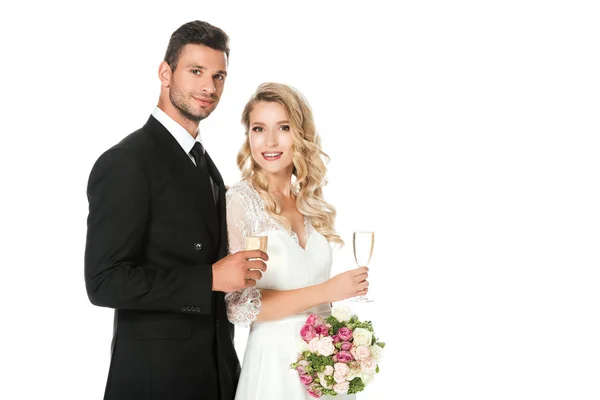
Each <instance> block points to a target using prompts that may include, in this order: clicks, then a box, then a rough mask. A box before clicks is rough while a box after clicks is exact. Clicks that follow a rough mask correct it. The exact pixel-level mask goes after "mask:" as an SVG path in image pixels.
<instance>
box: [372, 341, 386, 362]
mask: <svg viewBox="0 0 600 400" xmlns="http://www.w3.org/2000/svg"><path fill="white" fill-rule="evenodd" d="M382 357H383V349H382V348H381V347H379V346H377V345H376V344H374V345H373V346H371V358H373V360H375V361H377V362H380V361H381V358H382Z"/></svg>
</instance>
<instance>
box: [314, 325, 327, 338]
mask: <svg viewBox="0 0 600 400" xmlns="http://www.w3.org/2000/svg"><path fill="white" fill-rule="evenodd" d="M315 331H316V332H317V335H323V336H328V335H329V328H328V327H327V326H325V325H318V326H316V327H315Z"/></svg>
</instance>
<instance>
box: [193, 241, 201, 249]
mask: <svg viewBox="0 0 600 400" xmlns="http://www.w3.org/2000/svg"><path fill="white" fill-rule="evenodd" d="M194 250H196V251H200V250H202V243H200V242H196V243H194Z"/></svg>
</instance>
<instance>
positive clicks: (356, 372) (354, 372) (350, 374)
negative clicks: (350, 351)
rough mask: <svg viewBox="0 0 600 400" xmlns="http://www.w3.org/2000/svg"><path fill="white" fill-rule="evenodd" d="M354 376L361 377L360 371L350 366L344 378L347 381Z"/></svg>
mask: <svg viewBox="0 0 600 400" xmlns="http://www.w3.org/2000/svg"><path fill="white" fill-rule="evenodd" d="M356 377H359V378H360V377H362V373H361V372H360V369H354V368H350V371H349V372H348V374H347V375H346V379H347V380H348V381H351V380H352V379H354V378H356Z"/></svg>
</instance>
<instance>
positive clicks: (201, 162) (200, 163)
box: [190, 142, 217, 204]
mask: <svg viewBox="0 0 600 400" xmlns="http://www.w3.org/2000/svg"><path fill="white" fill-rule="evenodd" d="M190 154H191V155H192V157H194V161H196V167H197V168H198V169H199V170H200V173H201V174H202V179H205V180H206V181H208V187H209V188H210V189H211V191H212V195H213V201H214V202H215V204H216V202H217V189H216V188H215V187H214V186H213V183H212V180H211V179H210V173H209V172H208V165H207V163H206V153H205V151H204V146H202V143H200V142H196V143H195V144H194V147H192V150H191V151H190Z"/></svg>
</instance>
